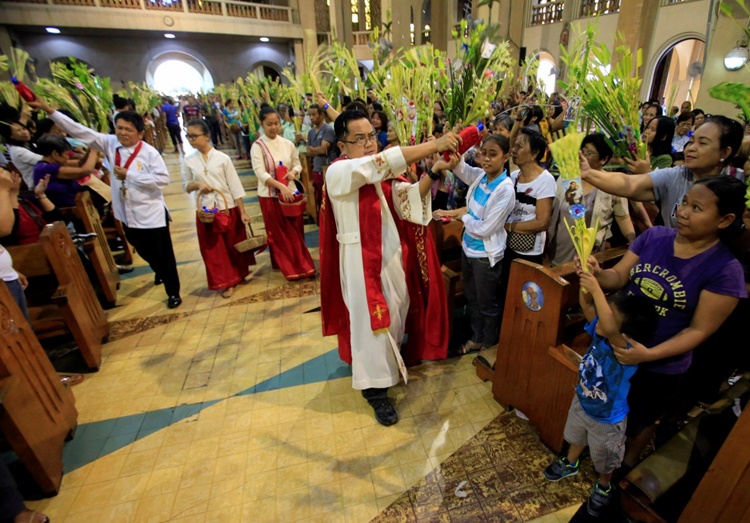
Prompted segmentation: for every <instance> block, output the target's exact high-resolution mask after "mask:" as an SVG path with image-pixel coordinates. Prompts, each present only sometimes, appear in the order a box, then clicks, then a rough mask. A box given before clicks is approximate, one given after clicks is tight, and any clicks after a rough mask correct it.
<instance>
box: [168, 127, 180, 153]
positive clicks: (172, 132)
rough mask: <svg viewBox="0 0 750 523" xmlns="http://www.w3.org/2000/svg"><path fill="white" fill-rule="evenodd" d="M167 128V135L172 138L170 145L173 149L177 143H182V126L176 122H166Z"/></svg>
mask: <svg viewBox="0 0 750 523" xmlns="http://www.w3.org/2000/svg"><path fill="white" fill-rule="evenodd" d="M167 129H168V130H169V137H170V138H171V139H172V145H174V147H175V149H176V148H177V144H178V143H179V144H182V127H180V124H178V123H168V124H167Z"/></svg>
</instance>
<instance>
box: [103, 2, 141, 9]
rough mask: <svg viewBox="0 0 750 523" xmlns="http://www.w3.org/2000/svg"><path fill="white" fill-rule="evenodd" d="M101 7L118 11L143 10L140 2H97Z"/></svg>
mask: <svg viewBox="0 0 750 523" xmlns="http://www.w3.org/2000/svg"><path fill="white" fill-rule="evenodd" d="M99 5H100V6H102V7H117V8H120V9H143V5H141V0H99Z"/></svg>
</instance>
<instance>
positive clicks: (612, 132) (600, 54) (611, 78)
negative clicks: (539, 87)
mask: <svg viewBox="0 0 750 523" xmlns="http://www.w3.org/2000/svg"><path fill="white" fill-rule="evenodd" d="M595 34H596V31H595V29H594V28H593V27H592V26H591V25H589V26H588V28H587V31H586V38H584V39H583V41H584V43H583V49H582V50H581V49H580V48H579V47H574V49H573V51H572V52H571V53H565V52H564V53H563V60H564V61H565V62H566V64H567V65H568V68H569V75H570V78H571V81H570V82H569V83H567V84H565V85H564V87H565V88H566V92H568V96H569V100H570V97H571V94H572V93H574V94H573V96H578V97H580V111H581V113H582V116H583V117H585V118H588V119H589V120H590V121H591V122H593V124H594V125H595V126H596V127H597V128H598V129H599V130H600V131H601V132H603V133H604V134H605V135H606V136H607V139H608V141H609V142H610V145H611V146H612V148H613V149H614V151H615V154H616V155H617V156H620V157H630V158H633V159H638V158H641V159H643V158H645V157H646V151H647V146H646V144H645V143H643V141H642V140H641V130H640V118H639V116H638V106H639V105H640V104H639V103H638V102H639V98H638V97H639V93H640V89H641V82H642V80H641V78H640V77H639V76H638V70H639V69H640V68H641V66H642V65H643V54H642V50H641V49H639V50H638V51H636V52H635V53H634V52H633V51H632V50H631V49H630V48H629V47H628V46H626V45H624V43H623V42H624V37H623V35H622V34H618V35H617V41H616V43H615V48H614V51H612V50H610V49H609V48H607V47H606V46H605V45H604V44H594V43H593V36H595ZM613 58H614V60H613ZM613 62H614V65H613V66H611V69H610V64H612V63H613ZM580 117H581V115H579V119H580Z"/></svg>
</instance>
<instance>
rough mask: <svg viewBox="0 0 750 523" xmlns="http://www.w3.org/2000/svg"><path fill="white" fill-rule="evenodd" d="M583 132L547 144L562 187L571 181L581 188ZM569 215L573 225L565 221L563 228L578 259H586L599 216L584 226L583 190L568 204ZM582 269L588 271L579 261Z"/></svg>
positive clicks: (584, 264)
mask: <svg viewBox="0 0 750 523" xmlns="http://www.w3.org/2000/svg"><path fill="white" fill-rule="evenodd" d="M583 136H584V133H579V132H573V133H570V134H567V135H564V136H562V137H559V138H558V139H557V140H555V141H553V142H551V143H550V144H549V149H550V151H551V152H552V156H553V158H554V159H555V162H556V163H557V165H558V167H559V168H560V176H561V177H562V179H563V187H564V188H565V189H566V190H567V189H568V188H569V187H570V186H571V184H572V183H576V184H577V187H579V188H582V187H583V184H582V183H581V164H580V162H579V156H578V155H579V152H580V150H581V142H583ZM569 212H570V216H571V218H572V219H573V225H571V224H570V223H569V222H568V218H567V217H563V220H564V221H565V229H566V230H567V231H568V234H569V235H570V239H571V240H572V241H573V246H574V247H575V250H576V253H577V254H578V258H579V259H580V260H588V259H589V256H591V252H592V251H593V250H594V244H595V243H596V232H597V231H598V230H599V218H597V219H596V223H595V224H594V226H593V227H587V226H586V206H585V205H584V203H583V192H581V202H580V203H576V204H574V205H571V206H570V211H569ZM581 266H582V267H583V270H585V271H588V264H586V263H585V262H584V263H581Z"/></svg>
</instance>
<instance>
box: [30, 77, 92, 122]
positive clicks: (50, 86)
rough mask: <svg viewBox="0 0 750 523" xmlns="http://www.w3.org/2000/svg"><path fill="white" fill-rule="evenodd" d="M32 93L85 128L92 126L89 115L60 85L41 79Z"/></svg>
mask: <svg viewBox="0 0 750 523" xmlns="http://www.w3.org/2000/svg"><path fill="white" fill-rule="evenodd" d="M34 91H35V92H36V93H37V94H38V95H40V96H41V97H42V98H43V99H44V100H46V101H47V103H49V104H50V105H51V106H52V107H54V108H55V109H64V110H66V111H68V112H70V114H71V115H73V118H75V119H76V120H78V121H79V122H80V123H81V124H82V125H85V126H86V127H91V126H92V125H94V122H92V121H91V119H90V114H89V113H88V112H85V111H83V110H82V109H81V106H80V105H79V104H78V103H77V102H76V100H75V99H74V98H73V97H72V96H71V94H70V93H69V92H68V91H67V90H66V89H65V88H64V87H62V86H61V85H59V84H56V83H55V82H53V81H52V80H50V79H48V78H41V79H40V80H39V81H38V82H37V83H36V85H35V86H34Z"/></svg>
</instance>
